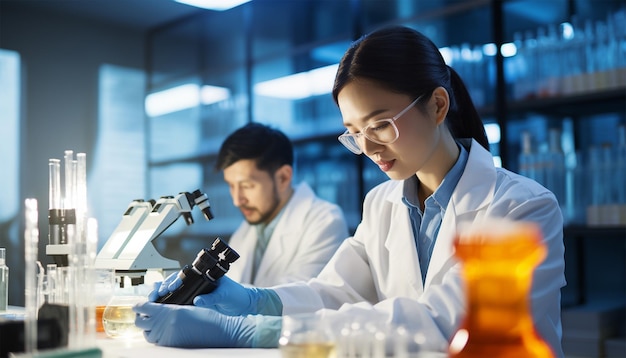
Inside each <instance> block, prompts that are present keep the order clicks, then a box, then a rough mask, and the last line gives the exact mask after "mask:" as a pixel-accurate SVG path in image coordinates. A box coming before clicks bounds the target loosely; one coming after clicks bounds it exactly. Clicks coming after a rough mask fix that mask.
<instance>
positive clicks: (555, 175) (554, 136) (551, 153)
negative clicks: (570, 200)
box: [544, 128, 566, 213]
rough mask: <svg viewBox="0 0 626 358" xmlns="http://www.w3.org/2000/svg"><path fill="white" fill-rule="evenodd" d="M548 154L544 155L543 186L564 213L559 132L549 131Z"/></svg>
mask: <svg viewBox="0 0 626 358" xmlns="http://www.w3.org/2000/svg"><path fill="white" fill-rule="evenodd" d="M548 143H549V144H548V153H546V155H545V157H546V158H545V169H544V174H545V185H546V188H548V189H549V190H550V191H552V193H553V194H554V196H556V199H557V200H558V202H559V205H560V206H561V211H562V212H563V213H565V210H566V205H565V204H566V202H565V200H566V197H565V155H564V154H563V149H562V147H561V131H560V130H559V129H557V128H552V129H550V132H549V141H548Z"/></svg>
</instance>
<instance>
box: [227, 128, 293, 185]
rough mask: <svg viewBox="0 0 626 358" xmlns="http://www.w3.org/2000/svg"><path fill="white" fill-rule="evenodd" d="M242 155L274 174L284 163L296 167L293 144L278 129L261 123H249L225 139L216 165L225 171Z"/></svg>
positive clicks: (240, 158) (241, 157) (260, 168)
mask: <svg viewBox="0 0 626 358" xmlns="http://www.w3.org/2000/svg"><path fill="white" fill-rule="evenodd" d="M242 159H252V160H254V161H255V162H256V166H257V168H258V169H259V170H263V171H266V172H268V173H270V174H273V173H275V172H276V170H278V168H280V167H282V166H283V165H289V166H292V167H293V145H292V144H291V141H290V140H289V138H287V136H286V135H285V134H284V133H283V132H281V131H279V130H277V129H273V128H271V127H269V126H267V125H264V124H261V123H255V122H252V123H248V124H246V125H245V126H243V127H241V128H239V129H237V130H236V131H234V132H233V133H231V134H230V135H229V136H228V137H227V138H226V140H224V142H223V143H222V147H221V148H220V151H219V154H218V155H217V163H216V164H215V169H217V170H219V171H222V170H224V169H226V168H227V167H229V166H231V165H232V164H234V163H235V162H237V161H239V160H242Z"/></svg>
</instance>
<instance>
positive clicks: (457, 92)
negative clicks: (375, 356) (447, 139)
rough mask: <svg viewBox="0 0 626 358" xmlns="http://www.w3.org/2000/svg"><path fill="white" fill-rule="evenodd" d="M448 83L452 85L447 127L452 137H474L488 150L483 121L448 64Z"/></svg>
mask: <svg viewBox="0 0 626 358" xmlns="http://www.w3.org/2000/svg"><path fill="white" fill-rule="evenodd" d="M448 71H449V72H450V84H451V87H452V93H451V97H453V99H452V100H451V101H450V111H449V112H448V119H447V123H448V128H449V129H450V132H451V133H452V136H453V137H454V138H474V139H475V140H476V141H477V142H478V143H479V144H480V145H482V146H483V147H484V148H485V149H487V151H489V140H487V133H486V132H485V127H484V125H483V122H482V120H481V118H480V116H479V115H478V111H476V107H474V103H473V102H472V98H471V97H470V95H469V92H468V91H467V88H466V87H465V84H464V83H463V80H462V79H461V77H460V76H459V74H458V73H457V72H456V71H455V70H454V69H453V68H452V67H450V66H448Z"/></svg>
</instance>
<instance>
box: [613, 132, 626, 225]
mask: <svg viewBox="0 0 626 358" xmlns="http://www.w3.org/2000/svg"><path fill="white" fill-rule="evenodd" d="M617 133H618V142H617V148H616V150H615V172H616V175H615V179H614V182H615V191H616V197H617V198H616V201H617V204H618V208H617V216H618V217H617V224H618V225H621V226H625V225H626V124H622V125H620V126H619V127H618V132H617Z"/></svg>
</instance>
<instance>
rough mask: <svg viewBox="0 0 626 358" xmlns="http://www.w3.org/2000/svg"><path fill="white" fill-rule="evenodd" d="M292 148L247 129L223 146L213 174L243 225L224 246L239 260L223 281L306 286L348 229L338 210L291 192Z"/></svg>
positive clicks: (309, 193) (307, 191)
mask: <svg viewBox="0 0 626 358" xmlns="http://www.w3.org/2000/svg"><path fill="white" fill-rule="evenodd" d="M293 161H294V154H293V146H292V143H291V141H290V140H289V139H288V138H287V136H286V135H285V134H284V133H282V132H281V131H279V130H277V129H274V128H270V127H269V126H266V125H263V124H260V123H249V124H247V125H245V126H243V127H241V128H239V129H238V130H236V131H235V132H233V133H232V134H230V135H229V136H228V137H227V138H226V140H225V141H224V142H223V143H222V146H221V148H220V151H219V153H218V156H217V163H216V165H215V167H216V169H217V170H219V171H222V172H223V175H224V180H225V181H226V183H227V184H228V187H229V190H230V195H231V197H232V199H233V204H234V205H235V206H236V207H237V208H239V210H240V211H241V214H242V215H243V217H244V221H243V222H242V223H241V225H240V226H239V228H238V229H237V230H236V231H235V232H234V233H233V235H232V236H231V238H230V241H229V245H230V246H231V247H232V248H233V249H234V250H235V251H237V252H238V253H239V255H240V256H241V257H242V259H243V260H240V262H238V263H237V264H236V265H232V266H231V268H230V271H229V272H228V276H229V277H230V278H232V279H233V280H235V281H238V282H240V283H243V284H249V285H253V286H259V287H267V286H273V285H277V284H283V283H289V282H294V281H302V280H308V279H309V278H312V277H315V276H317V274H318V273H319V272H320V271H321V270H322V268H323V267H324V266H325V265H326V263H327V262H328V260H329V259H330V257H331V256H332V255H333V254H334V253H335V251H336V250H337V248H338V247H339V245H340V244H341V242H342V241H343V240H344V239H345V238H347V237H348V228H347V224H346V220H345V218H344V215H343V212H342V210H341V208H340V207H339V206H337V205H335V204H332V203H330V202H328V201H325V200H322V199H321V198H319V197H317V196H316V195H315V193H314V192H313V190H312V189H311V188H310V187H309V186H308V185H307V184H306V183H300V184H298V185H297V186H295V187H294V185H293V184H292V179H293Z"/></svg>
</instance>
